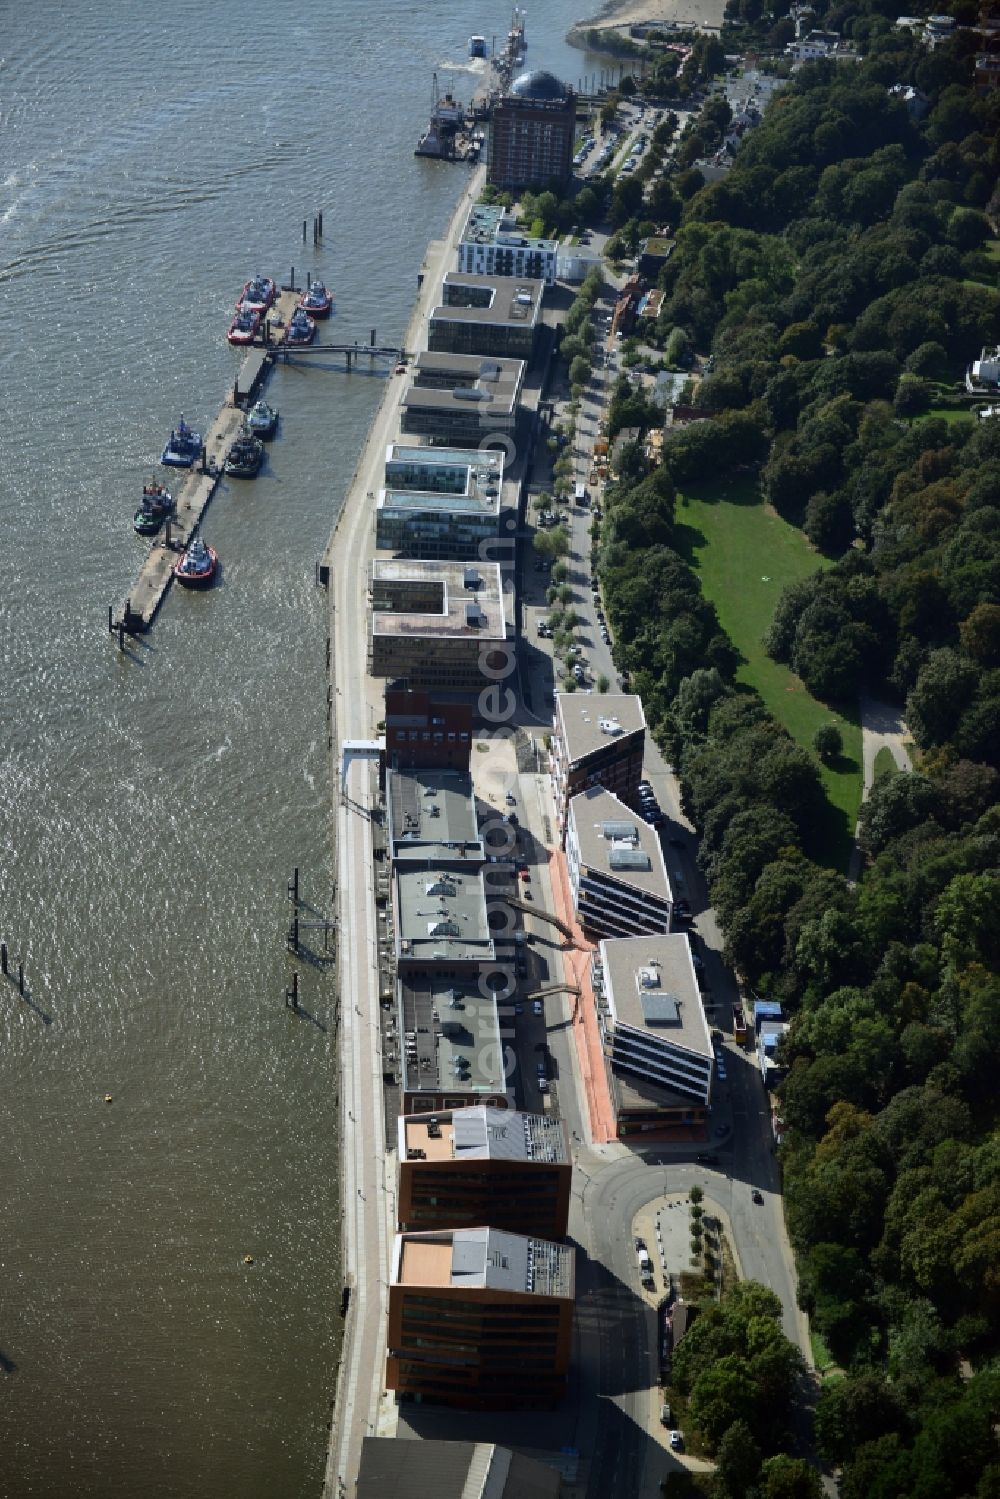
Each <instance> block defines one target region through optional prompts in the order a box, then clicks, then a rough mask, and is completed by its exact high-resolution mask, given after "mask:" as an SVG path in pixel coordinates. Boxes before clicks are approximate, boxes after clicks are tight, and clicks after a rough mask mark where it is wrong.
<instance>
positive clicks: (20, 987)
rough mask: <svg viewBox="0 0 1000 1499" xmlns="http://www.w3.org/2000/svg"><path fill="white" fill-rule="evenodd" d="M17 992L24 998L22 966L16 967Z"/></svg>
mask: <svg viewBox="0 0 1000 1499" xmlns="http://www.w3.org/2000/svg"><path fill="white" fill-rule="evenodd" d="M17 992H18V994H20V995H21V997H22V999H23V998H24V964H23V963H18V965H17Z"/></svg>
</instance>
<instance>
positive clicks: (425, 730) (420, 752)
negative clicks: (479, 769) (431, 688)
mask: <svg viewBox="0 0 1000 1499" xmlns="http://www.w3.org/2000/svg"><path fill="white" fill-rule="evenodd" d="M385 759H386V766H387V768H388V769H390V770H415V769H417V768H419V767H427V768H428V769H430V768H432V767H435V766H436V767H439V768H443V767H446V766H447V767H450V768H451V769H453V770H468V768H469V764H470V761H471V759H472V704H471V703H452V702H445V701H444V700H443V699H441V698H434V697H432V696H431V694H430V693H429V692H417V691H414V690H411V689H410V688H408V687H406V686H404V685H403V684H401V683H398V682H387V683H386V688H385Z"/></svg>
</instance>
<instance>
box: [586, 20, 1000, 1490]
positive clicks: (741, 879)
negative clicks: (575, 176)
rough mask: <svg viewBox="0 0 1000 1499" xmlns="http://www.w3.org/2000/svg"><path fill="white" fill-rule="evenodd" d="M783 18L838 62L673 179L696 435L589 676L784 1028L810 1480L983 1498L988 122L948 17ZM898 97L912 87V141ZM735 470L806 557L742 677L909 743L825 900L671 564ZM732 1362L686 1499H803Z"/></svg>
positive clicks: (989, 980)
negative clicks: (832, 1371)
mask: <svg viewBox="0 0 1000 1499" xmlns="http://www.w3.org/2000/svg"><path fill="white" fill-rule="evenodd" d="M811 9H812V17H813V24H822V25H826V26H829V27H831V28H833V29H836V30H839V31H842V33H843V34H844V35H845V37H848V38H850V39H851V40H853V41H854V42H855V43H856V44H857V45H858V46H859V48H860V50H861V51H862V52H863V54H864V60H863V61H862V62H861V63H860V64H859V65H857V66H853V67H848V66H844V65H840V66H837V65H834V64H829V63H815V64H809V65H807V66H805V67H803V68H802V69H801V70H800V71H799V72H797V73H796V75H795V77H794V78H793V80H792V81H790V82H789V83H788V85H787V86H786V87H785V88H783V89H782V90H781V91H780V92H779V93H778V94H776V96H775V98H774V100H773V102H772V104H771V105H770V107H769V108H768V110H767V111H766V114H765V117H764V120H763V123H762V124H761V125H760V126H758V127H757V128H756V129H755V130H753V131H751V132H749V133H748V134H747V136H746V137H745V139H744V140H743V143H742V145H741V146H740V149H739V151H738V153H737V155H736V158H735V162H734V164H733V167H732V170H731V171H730V172H729V173H728V174H727V175H726V176H725V177H724V178H723V179H722V180H721V181H718V182H713V183H711V184H710V185H707V186H706V185H704V184H703V183H699V182H697V181H696V180H695V176H694V174H692V173H691V172H688V171H686V170H684V169H686V168H687V167H689V166H690V165H691V163H693V162H694V161H695V160H696V159H697V152H698V149H699V147H698V143H697V142H696V143H695V146H694V147H693V148H690V149H687V150H686V154H685V153H684V152H682V154H681V156H680V158H679V165H680V168H681V169H682V170H680V171H678V172H677V173H676V174H675V176H674V178H673V179H672V180H673V186H674V189H675V190H676V193H677V196H678V200H679V201H678V206H677V212H678V213H679V214H680V215H681V221H680V224H679V228H678V230H677V235H676V248H675V250H674V253H673V254H672V256H671V257H670V259H669V260H668V262H667V264H666V266H665V267H664V269H663V271H662V272H661V278H660V279H661V285H662V288H663V291H664V299H663V304H662V309H661V312H660V314H659V322H658V328H657V332H658V336H659V338H660V339H661V346H662V342H664V341H666V340H667V339H668V338H669V339H670V340H671V342H672V343H673V344H675V345H676V347H677V349H678V350H681V349H684V348H686V347H690V348H691V349H693V350H696V351H697V352H698V353H700V354H703V355H708V354H711V356H712V361H713V364H712V369H711V372H710V373H709V374H707V376H706V377H705V378H704V379H703V380H702V382H701V388H700V390H699V391H698V393H697V395H696V404H697V405H698V406H699V407H700V409H701V411H702V412H703V413H704V414H705V418H706V419H704V420H702V421H698V422H694V423H692V424H691V425H690V426H688V427H686V428H682V429H678V430H677V431H676V432H675V433H674V434H673V435H670V436H668V440H667V441H666V442H665V444H664V460H663V468H662V470H659V471H654V473H652V474H650V475H648V476H646V477H643V478H642V479H641V481H638V482H635V483H632V484H630V485H622V486H619V488H618V490H617V491H615V492H613V494H612V495H611V497H610V500H609V505H608V512H607V515H606V517H605V520H604V522H603V524H602V530H601V537H600V550H599V560H600V566H601V569H602V582H603V588H604V597H605V599H606V602H607V609H608V615H609V619H610V620H611V622H612V625H613V628H614V634H615V641H616V652H617V659H618V664H619V667H620V668H624V669H627V670H628V671H629V672H630V674H631V677H632V681H633V685H634V687H635V690H637V691H638V692H640V693H641V695H642V697H643V699H644V703H645V705H646V712H647V718H648V721H649V723H650V726H651V729H652V731H653V733H654V734H655V735H656V736H657V738H658V739H659V741H660V743H661V744H662V745H663V747H664V749H665V751H666V752H667V753H668V754H669V757H670V759H671V760H672V762H673V763H674V765H675V766H676V767H677V769H678V772H679V774H680V777H681V783H682V792H683V798H684V808H685V811H686V813H687V814H688V816H689V817H690V818H691V819H692V820H693V822H694V823H695V825H696V826H697V828H698V830H699V834H700V843H699V862H700V865H701V868H702V870H703V871H704V874H705V877H706V879H707V881H708V884H709V890H710V895H711V899H712V902H713V904H714V906H715V908H716V910H717V912H718V915H719V918H720V921H721V924H722V927H723V931H724V934H725V942H726V953H727V956H728V957H729V959H730V960H731V961H732V962H733V964H734V965H735V966H736V967H737V968H738V970H739V971H740V973H741V975H742V976H743V978H744V979H745V980H746V982H747V984H748V985H749V986H751V987H752V988H753V990H754V992H758V993H764V994H767V995H768V996H773V997H775V998H778V999H780V1000H781V1001H782V1002H783V1004H784V1006H785V1008H786V1012H787V1013H788V1015H789V1016H790V1018H791V1027H790V1031H789V1033H788V1035H787V1036H786V1038H785V1041H784V1043H783V1052H782V1059H783V1061H784V1063H785V1064H786V1066H787V1074H786V1078H785V1081H784V1083H783V1084H782V1085H781V1087H780V1089H779V1094H780V1097H779V1100H778V1107H779V1108H780V1111H781V1114H782V1116H783V1118H784V1122H785V1125H786V1135H785V1139H784V1143H783V1145H782V1147H781V1159H782V1168H783V1173H784V1186H785V1198H786V1211H787V1220H788V1227H789V1232H790V1234H791V1237H792V1240H793V1243H794V1247H795V1249H796V1253H797V1257H798V1265H799V1273H800V1298H801V1301H802V1304H803V1306H804V1307H805V1308H806V1309H807V1310H808V1312H809V1314H810V1318H811V1321H812V1325H813V1327H814V1329H815V1330H816V1331H817V1332H818V1333H819V1334H820V1335H821V1336H822V1338H823V1339H824V1340H825V1341H826V1344H827V1345H828V1347H829V1349H830V1351H831V1354H832V1356H833V1358H834V1359H835V1360H836V1361H837V1362H838V1363H839V1365H840V1366H841V1369H842V1371H843V1373H842V1375H841V1376H840V1377H839V1378H838V1379H836V1380H833V1381H830V1382H828V1383H827V1384H825V1385H824V1388H823V1393H822V1396H821V1399H820V1403H819V1408H818V1410H817V1418H816V1435H817V1442H818V1445H819V1449H820V1452H821V1453H822V1455H823V1456H825V1457H826V1458H827V1459H828V1460H829V1461H830V1462H831V1463H833V1464H837V1465H839V1466H840V1467H841V1468H842V1470H843V1476H842V1481H841V1493H842V1495H843V1499H862V1496H863V1499H924V1496H927V1499H930V1496H931V1495H932V1494H933V1495H934V1499H938V1496H943V1499H970V1496H971V1499H993V1496H995V1495H997V1494H998V1493H1000V1448H998V1443H997V1436H996V1433H997V1430H998V1423H1000V1375H998V1374H997V1372H996V1364H995V1359H996V1355H997V1351H998V1346H997V1345H998V1338H997V1328H998V1327H1000V1268H998V1267H1000V1148H998V1144H997V1132H996V1076H997V1061H998V1057H1000V978H998V976H997V970H998V966H1000V812H998V805H1000V802H998V789H1000V501H998V499H997V496H998V495H1000V422H997V421H995V420H993V421H984V422H981V423H978V424H977V423H976V422H975V421H973V420H970V419H968V417H966V416H964V415H963V413H962V410H961V402H960V400H959V398H958V397H957V395H956V386H958V385H959V384H960V382H961V380H962V377H963V376H964V372H965V368H966V365H967V364H968V362H969V361H970V359H972V358H974V357H976V356H977V355H978V352H979V349H980V348H981V347H982V346H983V345H984V344H993V343H997V342H1000V291H998V288H997V269H996V266H997V263H996V260H995V259H994V258H993V256H992V254H990V255H985V254H984V253H983V247H984V244H986V243H987V241H988V240H989V237H990V234H991V229H990V216H991V215H992V216H994V217H995V215H996V213H997V211H998V209H1000V194H998V193H997V191H996V182H997V178H998V168H1000V92H996V91H995V92H994V93H992V94H990V95H988V96H987V97H985V98H983V97H977V96H976V95H975V93H974V92H973V90H972V88H971V67H972V56H973V54H974V51H975V46H976V41H975V36H974V35H973V33H972V32H967V31H964V30H963V29H962V26H963V25H966V24H971V23H972V22H974V20H975V13H974V9H973V8H972V7H971V6H967V5H966V6H965V8H963V0H956V3H955V4H953V5H952V6H951V13H952V14H953V15H954V16H955V17H956V18H957V19H958V20H959V21H960V23H962V25H960V26H959V27H958V28H957V29H956V31H955V33H954V35H953V36H951V37H950V38H949V39H948V40H946V41H944V42H943V43H941V44H940V45H939V46H937V47H935V48H934V49H933V50H928V49H927V48H926V47H925V46H923V45H922V43H921V42H920V41H919V40H918V39H916V38H915V37H914V36H913V35H912V34H910V33H909V32H905V31H898V30H896V29H894V27H893V25H892V19H893V17H894V16H895V12H894V11H893V12H891V11H889V10H888V9H886V7H884V6H883V7H878V8H876V7H875V6H874V5H871V4H867V3H866V0H861V3H859V4H856V5H854V6H852V7H846V6H843V5H841V4H840V3H839V0H814V3H813V5H812V8H811ZM728 12H729V15H730V18H731V20H732V21H733V22H734V23H739V27H740V30H739V32H734V34H733V39H734V40H735V38H736V37H737V36H738V37H740V38H741V41H740V43H739V45H740V46H745V45H746V44H747V42H748V41H750V42H753V43H754V44H759V45H762V46H766V45H771V46H774V45H776V44H777V45H781V42H780V41H777V38H778V37H780V36H781V35H782V33H780V32H779V31H778V30H777V28H778V27H780V26H781V25H782V23H783V22H784V21H785V20H786V16H787V3H786V0H729V6H728ZM897 84H902V85H904V86H905V85H908V84H912V85H913V86H915V87H917V88H919V89H920V90H922V91H923V93H924V95H925V96H926V98H927V102H928V110H927V113H926V116H925V118H924V119H923V120H922V121H918V120H916V119H914V118H913V117H912V116H911V114H910V113H908V112H907V109H906V107H905V105H904V104H903V102H902V100H901V97H900V93H899V91H896V90H895V85H897ZM723 125H724V120H723V118H722V113H721V111H718V112H716V113H714V114H711V115H710V116H709V117H708V118H706V119H705V120H704V121H703V122H699V126H698V134H699V135H700V136H701V143H702V145H704V144H705V143H706V142H707V141H708V139H709V137H710V136H711V134H712V131H713V130H714V131H716V132H718V130H719V129H720V128H722V126H723ZM626 399H630V398H628V397H626V396H625V394H624V392H622V395H621V400H622V402H624V401H625V400H626ZM621 425H640V426H641V425H642V423H641V422H633V423H625V422H622V423H621ZM737 468H739V469H744V470H750V471H752V472H756V473H757V474H758V475H759V480H760V484H761V487H762V491H763V495H764V498H765V499H766V500H767V502H768V503H769V504H771V505H773V506H774V508H775V509H776V510H777V511H779V512H780V514H781V515H783V516H784V517H785V518H786V519H788V520H789V521H791V522H792V523H793V524H796V525H800V526H802V527H803V528H804V529H805V531H806V534H807V535H808V536H809V538H810V540H811V541H812V542H813V543H814V545H815V546H816V547H817V548H819V549H820V550H822V551H824V552H825V553H826V554H827V555H828V557H830V558H831V559H832V560H833V566H831V567H829V568H828V569H827V570H825V571H823V572H821V573H817V574H816V575H815V576H814V577H812V578H810V579H808V580H806V582H804V583H800V584H794V585H793V586H792V587H790V588H789V589H788V590H786V592H785V594H784V596H783V597H782V599H781V600H780V603H779V605H778V607H777V609H776V611H775V614H774V617H773V620H772V622H771V625H770V629H769V631H768V634H767V640H766V644H767V649H768V650H769V651H770V653H771V654H772V655H773V656H774V657H775V659H777V660H779V661H782V662H785V663H787V665H788V666H790V667H791V668H792V670H793V671H794V672H796V673H797V674H798V675H799V677H800V678H801V679H802V680H803V681H804V682H805V684H806V685H807V687H808V688H809V689H810V690H811V691H812V692H813V694H814V695H816V696H818V697H820V698H822V699H827V700H831V701H837V702H842V703H844V704H846V705H853V703H854V702H855V701H856V699H857V696H858V693H859V690H861V689H862V688H867V689H868V690H870V691H872V692H874V693H876V694H878V695H881V696H885V697H887V698H890V699H893V700H895V701H896V702H897V703H898V704H899V705H900V706H901V708H902V709H903V710H904V714H905V718H906V721H907V724H908V726H909V729H910V731H911V733H912V736H913V739H914V741H915V753H916V756H917V761H918V769H917V771H916V772H914V773H913V774H909V775H892V776H889V777H887V778H885V779H883V780H880V781H878V782H877V783H876V785H875V789H874V791H873V793H872V795H871V797H870V799H869V801H868V802H867V804H866V806H865V808H864V811H863V814H862V819H861V826H860V840H861V847H862V851H863V854H864V856H865V859H866V861H867V862H866V864H865V867H864V868H863V871H862V877H861V878H860V880H859V881H858V883H856V884H854V885H849V884H847V882H846V881H845V880H844V879H843V877H842V876H841V874H839V873H837V872H835V871H831V870H830V869H827V868H824V867H822V866H821V865H819V864H818V863H816V862H814V858H815V856H816V855H817V852H818V850H817V847H816V841H815V840H816V830H817V826H818V825H819V823H820V821H821V818H822V811H823V806H824V799H823V793H822V786H821V782H820V778H819V756H818V754H817V753H816V752H815V750H818V751H819V753H821V754H826V755H835V754H836V753H837V750H836V747H835V745H834V743H833V740H832V738H831V739H829V740H827V739H825V738H824V740H823V742H822V743H819V742H818V743H817V746H816V747H815V750H813V751H812V752H810V751H807V750H803V749H801V748H799V747H798V746H797V745H795V744H794V743H793V742H792V740H791V739H790V738H789V737H788V735H787V734H786V733H785V731H784V730H783V729H782V728H781V727H780V726H779V725H778V724H777V723H776V721H775V720H774V718H773V717H772V716H771V715H770V713H769V712H768V711H767V709H766V707H765V706H764V704H763V703H762V702H761V700H760V699H759V698H758V697H756V695H755V694H753V693H752V692H750V691H748V690H747V689H745V688H744V687H742V686H741V685H739V684H738V683H737V681H736V676H735V672H736V667H737V665H738V660H737V657H736V653H735V652H734V650H733V648H732V645H731V643H730V642H729V641H728V640H727V639H726V637H725V635H724V634H723V632H722V631H721V629H720V628H719V623H718V620H717V618H716V616H715V612H714V609H713V608H712V606H711V605H710V604H709V603H708V602H707V601H706V600H705V599H704V598H703V596H702V594H701V592H700V589H699V585H698V580H697V577H696V575H695V574H694V573H693V572H692V571H691V570H690V568H689V567H688V566H687V565H686V563H685V562H684V561H683V560H682V558H681V557H680V556H679V555H678V553H677V551H676V550H675V549H674V546H673V540H674V526H675V517H674V487H675V486H678V485H691V484H697V483H698V482H700V481H704V480H706V479H712V478H714V477H716V476H718V475H720V474H726V473H729V472H731V471H732V470H734V469H737ZM753 1294H756V1293H753ZM761 1315H763V1316H765V1317H766V1316H767V1315H768V1314H767V1313H766V1312H763V1313H761ZM734 1319H735V1320H734ZM759 1357H760V1354H759V1353H758V1352H757V1351H755V1350H751V1348H750V1346H749V1343H748V1341H747V1336H746V1327H745V1326H744V1324H743V1323H742V1322H741V1321H740V1316H739V1314H736V1313H734V1312H733V1311H732V1309H730V1310H728V1311H727V1310H726V1309H725V1304H723V1307H712V1308H709V1309H708V1310H707V1311H705V1312H703V1314H702V1317H701V1318H699V1319H698V1321H696V1322H695V1324H694V1326H693V1327H692V1329H691V1331H690V1332H689V1333H688V1335H687V1337H686V1338H685V1340H684V1342H683V1344H682V1345H681V1347H680V1348H679V1349H678V1350H677V1355H676V1359H675V1381H676V1383H677V1384H678V1386H679V1388H680V1389H681V1390H682V1391H683V1393H685V1394H686V1395H687V1396H688V1398H689V1401H690V1413H691V1418H692V1420H693V1421H694V1422H695V1424H696V1425H697V1426H698V1428H699V1430H700V1432H701V1433H702V1435H703V1437H704V1439H705V1441H706V1443H707V1445H708V1446H709V1447H710V1449H711V1450H713V1451H715V1453H716V1455H717V1459H718V1469H717V1473H716V1475H715V1478H714V1479H713V1485H714V1486H715V1487H716V1488H717V1489H718V1493H719V1495H720V1499H737V1496H743V1495H747V1496H753V1499H759V1496H763V1495H771V1494H773V1495H774V1496H775V1499H777V1496H778V1495H784V1494H789V1495H797V1494H800V1493H801V1494H803V1495H811V1494H812V1493H813V1492H815V1489H814V1487H813V1485H814V1482H815V1479H814V1475H813V1474H812V1472H811V1471H810V1470H804V1469H803V1467H802V1466H801V1465H800V1464H797V1462H796V1461H795V1460H794V1459H791V1458H789V1457H787V1456H785V1455H784V1454H783V1453H782V1454H779V1453H778V1450H777V1449H778V1447H779V1446H780V1445H781V1442H782V1434H781V1433H780V1432H778V1431H777V1430H776V1429H775V1428H774V1427H773V1426H771V1427H769V1426H768V1425H767V1421H766V1419H763V1417H762V1410H761V1404H760V1398H759V1390H760V1388H761V1386H762V1381H763V1378H764V1375H763V1372H762V1369H761V1366H760V1365H759V1364H758V1363H755V1360H756V1359H759ZM782 1373H783V1377H784V1378H785V1379H790V1378H791V1377H792V1373H793V1371H792V1370H791V1369H790V1368H789V1367H787V1366H782ZM776 1388H779V1389H781V1390H784V1391H785V1392H786V1394H787V1385H782V1384H781V1379H779V1380H778V1383H777V1386H776ZM786 1450H787V1449H786Z"/></svg>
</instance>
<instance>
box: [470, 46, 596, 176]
mask: <svg viewBox="0 0 1000 1499" xmlns="http://www.w3.org/2000/svg"><path fill="white" fill-rule="evenodd" d="M575 134H576V95H575V94H574V93H573V90H572V89H568V88H566V86H565V85H564V84H562V83H560V82H559V79H558V78H556V77H554V76H553V74H551V73H546V72H542V71H538V72H533V73H522V74H521V76H520V77H519V78H515V79H514V82H513V83H512V84H511V86H510V91H509V93H507V94H505V95H504V96H503V98H501V99H498V100H497V102H496V103H495V104H494V106H493V112H492V115H491V116H490V129H489V140H488V144H487V154H486V180H487V182H490V183H492V184H493V186H494V187H499V188H501V189H503V190H506V189H513V190H514V191H517V190H518V189H519V188H522V187H549V186H550V185H555V186H556V187H558V188H562V187H565V185H566V183H567V182H568V181H569V179H570V174H571V173H572V171H573V141H574V137H575Z"/></svg>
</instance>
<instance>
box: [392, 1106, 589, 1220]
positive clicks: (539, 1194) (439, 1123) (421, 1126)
mask: <svg viewBox="0 0 1000 1499" xmlns="http://www.w3.org/2000/svg"><path fill="white" fill-rule="evenodd" d="M398 1130H399V1138H398V1150H399V1192H398V1196H397V1205H396V1212H397V1216H398V1219H399V1227H400V1229H401V1230H405V1229H413V1230H417V1229H419V1230H425V1229H432V1228H433V1229H436V1228H479V1227H482V1226H484V1225H485V1226H486V1227H488V1228H502V1229H506V1230H507V1231H508V1232H510V1233H517V1234H536V1235H538V1237H540V1238H543V1239H561V1238H563V1237H564V1235H565V1233H566V1224H567V1220H568V1216H569V1193H570V1177H571V1175H572V1170H573V1168H572V1160H571V1157H570V1147H569V1133H568V1130H567V1126H566V1123H565V1121H564V1120H562V1119H554V1118H549V1117H548V1116H547V1115H543V1114H521V1113H518V1112H516V1111H515V1110H514V1109H495V1108H487V1107H486V1106H485V1105H481V1106H479V1107H476V1108H467V1109H454V1110H450V1111H448V1112H446V1113H441V1114H437V1115H433V1114H432V1115H427V1114H419V1115H409V1116H407V1115H402V1116H401V1117H400V1119H399V1122H398Z"/></svg>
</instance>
